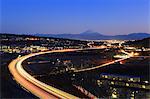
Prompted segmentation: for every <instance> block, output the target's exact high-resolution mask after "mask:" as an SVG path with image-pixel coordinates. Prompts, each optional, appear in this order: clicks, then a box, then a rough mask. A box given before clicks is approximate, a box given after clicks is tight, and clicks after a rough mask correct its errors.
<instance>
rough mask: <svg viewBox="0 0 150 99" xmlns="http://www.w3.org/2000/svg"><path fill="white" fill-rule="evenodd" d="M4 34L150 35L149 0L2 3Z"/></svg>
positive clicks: (12, 0)
mask: <svg viewBox="0 0 150 99" xmlns="http://www.w3.org/2000/svg"><path fill="white" fill-rule="evenodd" d="M1 3H2V7H1V9H2V14H1V19H2V22H1V31H0V32H1V33H16V34H22V33H23V34H26V33H29V34H34V33H45V34H61V33H74V34H76V33H81V32H84V31H86V30H93V31H96V32H99V33H102V34H104V35H118V34H121V35H122V34H129V33H137V32H145V33H149V32H150V29H149V23H150V20H149V14H148V12H149V6H150V3H149V0H2V1H1Z"/></svg>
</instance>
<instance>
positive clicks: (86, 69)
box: [74, 50, 132, 72]
mask: <svg viewBox="0 0 150 99" xmlns="http://www.w3.org/2000/svg"><path fill="white" fill-rule="evenodd" d="M121 52H122V53H125V54H127V55H128V57H125V58H121V59H118V60H114V61H110V62H108V63H105V64H102V65H99V66H94V67H91V68H85V69H80V70H75V71H74V72H84V71H90V70H94V69H97V68H101V67H104V66H108V65H111V64H114V63H116V62H120V61H123V60H126V59H128V58H130V57H131V56H132V55H131V54H130V53H127V52H125V51H124V50H121Z"/></svg>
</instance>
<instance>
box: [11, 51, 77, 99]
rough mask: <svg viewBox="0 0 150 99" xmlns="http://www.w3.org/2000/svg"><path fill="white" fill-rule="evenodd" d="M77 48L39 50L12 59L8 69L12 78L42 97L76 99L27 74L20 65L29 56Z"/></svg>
mask: <svg viewBox="0 0 150 99" xmlns="http://www.w3.org/2000/svg"><path fill="white" fill-rule="evenodd" d="M75 50H77V49H66V50H55V51H48V52H39V53H33V54H29V55H26V56H23V57H20V58H17V59H15V60H13V61H12V62H11V63H10V64H9V70H10V72H11V74H12V75H13V77H14V79H15V80H16V81H17V82H18V83H19V84H20V85H21V86H22V87H24V88H25V89H27V90H28V91H30V92H31V93H32V94H34V95H36V96H37V97H39V98H42V99H57V98H61V99H77V98H78V97H76V96H74V95H71V94H69V93H66V92H64V91H61V90H59V89H56V88H54V87H52V86H49V85H47V84H45V83H43V82H41V81H39V80H37V79H35V78H34V77H32V76H31V75H30V74H28V73H27V72H26V71H25V70H24V69H23V67H22V62H23V61H24V60H26V59H28V58H30V57H33V56H36V55H41V54H46V53H53V52H69V51H75Z"/></svg>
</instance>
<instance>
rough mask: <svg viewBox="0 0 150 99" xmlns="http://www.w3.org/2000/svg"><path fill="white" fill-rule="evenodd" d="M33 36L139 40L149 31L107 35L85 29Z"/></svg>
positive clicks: (147, 35) (145, 36)
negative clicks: (78, 31)
mask: <svg viewBox="0 0 150 99" xmlns="http://www.w3.org/2000/svg"><path fill="white" fill-rule="evenodd" d="M34 36H44V37H56V38H68V39H78V40H111V39H116V40H139V39H143V38H147V37H150V34H149V33H131V34H128V35H115V36H108V35H103V34H100V33H98V32H93V31H85V32H83V33H80V34H69V33H68V34H34Z"/></svg>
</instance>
